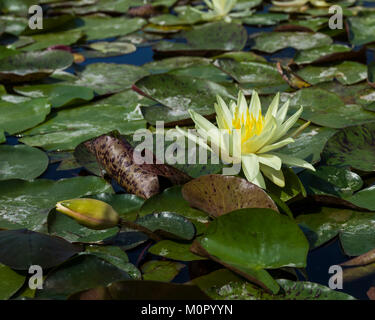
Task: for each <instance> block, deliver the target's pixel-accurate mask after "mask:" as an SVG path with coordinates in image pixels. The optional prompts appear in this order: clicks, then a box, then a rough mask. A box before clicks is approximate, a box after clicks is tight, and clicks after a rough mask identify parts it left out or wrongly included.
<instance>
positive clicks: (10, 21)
mask: <svg viewBox="0 0 375 320" xmlns="http://www.w3.org/2000/svg"><path fill="white" fill-rule="evenodd" d="M9 2H10V1H9ZM0 21H2V22H3V23H4V24H5V32H6V33H8V34H11V35H14V36H19V35H20V34H21V33H22V32H23V31H24V30H25V29H26V27H27V26H28V20H27V19H26V18H25V17H16V16H14V15H2V16H0Z"/></svg>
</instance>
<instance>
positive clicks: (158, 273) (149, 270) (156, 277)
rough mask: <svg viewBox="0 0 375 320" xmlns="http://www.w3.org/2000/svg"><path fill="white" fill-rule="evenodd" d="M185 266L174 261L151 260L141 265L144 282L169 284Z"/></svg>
mask: <svg viewBox="0 0 375 320" xmlns="http://www.w3.org/2000/svg"><path fill="white" fill-rule="evenodd" d="M184 267H185V265H184V264H182V263H178V262H174V261H162V260H151V261H147V262H146V263H145V264H143V265H142V268H141V270H142V274H143V279H144V280H153V281H162V282H170V281H172V280H173V279H174V278H175V277H176V276H177V275H178V273H179V272H180V270H181V269H182V268H184Z"/></svg>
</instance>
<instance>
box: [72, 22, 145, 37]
mask: <svg viewBox="0 0 375 320" xmlns="http://www.w3.org/2000/svg"><path fill="white" fill-rule="evenodd" d="M82 20H83V22H84V25H83V26H82V27H80V28H79V29H77V30H81V31H83V32H84V33H85V34H86V36H87V40H98V39H105V38H112V37H118V36H125V35H127V34H129V33H132V32H134V31H137V30H139V29H140V28H142V26H143V25H145V24H146V21H145V20H144V19H140V18H132V19H128V18H124V17H118V18H115V17H95V16H91V17H90V16H88V17H83V18H82Z"/></svg>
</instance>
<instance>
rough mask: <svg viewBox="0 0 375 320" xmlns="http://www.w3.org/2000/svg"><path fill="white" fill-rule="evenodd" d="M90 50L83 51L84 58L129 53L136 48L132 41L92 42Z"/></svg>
mask: <svg viewBox="0 0 375 320" xmlns="http://www.w3.org/2000/svg"><path fill="white" fill-rule="evenodd" d="M89 48H90V49H93V50H95V51H93V50H90V51H85V52H83V55H84V56H85V57H86V58H106V57H116V56H121V55H124V54H129V53H132V52H134V51H136V50H137V47H136V46H135V45H134V44H132V43H127V42H107V41H100V42H94V43H92V44H90V45H89Z"/></svg>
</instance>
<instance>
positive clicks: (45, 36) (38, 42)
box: [22, 30, 84, 52]
mask: <svg viewBox="0 0 375 320" xmlns="http://www.w3.org/2000/svg"><path fill="white" fill-rule="evenodd" d="M83 36H84V33H83V32H80V31H74V30H73V31H72V30H68V31H62V32H50V33H42V34H36V35H33V36H31V38H32V40H33V43H31V44H30V45H28V46H26V47H24V48H22V50H23V51H28V52H31V51H36V50H44V49H47V48H49V47H52V46H70V45H73V44H75V43H76V42H78V41H79V40H80V39H81V38H82V37H83Z"/></svg>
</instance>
